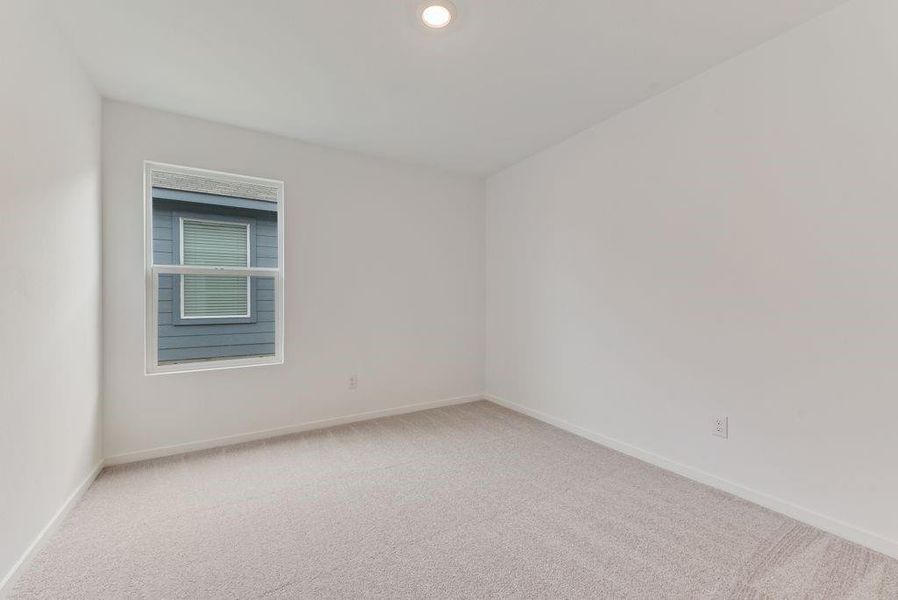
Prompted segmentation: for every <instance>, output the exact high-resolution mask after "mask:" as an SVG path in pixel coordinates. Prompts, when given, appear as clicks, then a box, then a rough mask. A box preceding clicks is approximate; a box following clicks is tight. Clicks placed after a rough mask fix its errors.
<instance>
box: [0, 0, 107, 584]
mask: <svg viewBox="0 0 898 600" xmlns="http://www.w3.org/2000/svg"><path fill="white" fill-rule="evenodd" d="M0 14H2V15H3V16H2V18H0V184H2V189H3V193H2V194H0V281H2V282H3V290H2V292H0V587H2V581H3V579H4V577H5V576H6V574H7V573H8V572H9V571H10V569H11V568H12V567H13V565H14V564H15V563H16V562H17V561H18V560H19V559H20V558H21V557H22V556H23V554H24V553H25V551H26V549H27V548H28V547H29V546H30V545H31V543H32V542H33V541H35V539H36V538H37V536H38V534H39V532H40V531H41V530H42V529H43V528H44V527H45V526H46V525H47V524H48V522H49V521H50V520H51V519H52V517H53V516H54V514H55V513H56V512H57V511H58V510H59V509H60V508H61V507H62V505H63V504H64V503H65V501H66V499H67V498H68V497H69V495H70V494H72V493H73V492H74V491H75V489H76V488H77V487H78V486H79V484H81V483H82V482H83V481H84V479H85V478H86V477H87V476H88V475H89V474H90V473H91V471H92V469H93V467H94V466H95V465H96V464H97V463H98V462H99V460H100V437H99V436H100V408H99V402H100V391H99V390H100V194H99V187H100V146H99V144H100V102H99V98H98V97H97V94H96V92H95V91H94V90H93V88H92V86H91V85H90V84H89V83H88V82H87V80H86V79H85V77H84V76H83V75H82V73H81V71H80V68H79V66H78V65H77V64H76V63H75V62H74V61H73V60H72V59H71V58H70V57H69V54H68V53H67V52H66V51H65V50H64V49H62V48H61V47H60V40H59V39H58V36H57V33H56V32H55V30H51V29H47V28H46V27H45V26H44V24H43V21H42V20H41V19H40V18H38V17H36V16H35V15H33V14H32V12H31V8H30V7H29V6H28V3H26V2H14V1H9V0H0Z"/></svg>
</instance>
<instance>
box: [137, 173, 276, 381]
mask: <svg viewBox="0 0 898 600" xmlns="http://www.w3.org/2000/svg"><path fill="white" fill-rule="evenodd" d="M155 171H165V172H168V173H179V174H184V175H202V176H206V177H212V178H215V179H219V180H223V181H229V180H230V181H236V182H246V181H254V182H257V183H261V184H264V185H267V186H271V187H273V188H275V189H276V190H277V200H276V202H277V217H278V218H277V223H278V225H277V226H278V247H277V249H278V266H277V268H267V267H249V266H247V267H246V268H240V267H197V266H190V265H155V264H153V173H154V172H155ZM143 195H144V198H143V203H144V234H143V236H144V238H143V243H144V271H145V275H146V277H145V279H146V284H145V287H146V296H145V299H144V308H145V314H146V322H145V328H144V332H145V335H144V337H145V342H146V343H145V347H144V354H145V365H146V374H147V375H156V374H163V373H185V372H196V371H213V370H220V369H233V368H240V367H250V366H264V365H280V364H283V363H284V306H285V301H284V296H285V293H284V262H285V261H284V222H285V219H284V208H285V207H284V182H283V181H278V180H274V179H264V178H261V177H249V176H244V175H236V174H234V173H225V172H222V171H210V170H207V169H196V168H192V167H183V166H179V165H172V164H166V163H159V162H153V161H144V192H143ZM247 235H249V233H248V230H247ZM182 240H183V236H182ZM182 243H183V241H182ZM181 256H183V252H182V254H181ZM160 275H233V276H246V277H247V278H249V277H253V276H263V277H271V278H272V279H273V280H274V298H275V328H274V329H275V335H274V355H273V356H257V357H250V358H233V359H220V360H209V361H203V362H191V363H175V364H166V365H160V364H159V340H158V336H159V322H158V321H159V310H158V302H159V276H160ZM182 287H183V286H182ZM182 306H183V304H182Z"/></svg>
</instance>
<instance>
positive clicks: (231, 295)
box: [178, 217, 252, 319]
mask: <svg viewBox="0 0 898 600" xmlns="http://www.w3.org/2000/svg"><path fill="white" fill-rule="evenodd" d="M178 226H179V227H180V238H181V246H180V255H181V264H182V265H202V266H222V267H248V266H250V262H249V257H250V228H249V223H228V222H223V221H209V220H206V219H188V218H185V217H179V218H178ZM180 285H181V289H180V304H181V306H180V313H181V316H180V318H181V319H209V318H219V319H222V318H232V319H233V318H249V316H250V304H251V302H252V297H251V293H250V278H249V277H210V276H208V275H181V281H180Z"/></svg>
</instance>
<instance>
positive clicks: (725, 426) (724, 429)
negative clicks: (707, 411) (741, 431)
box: [711, 417, 730, 439]
mask: <svg viewBox="0 0 898 600" xmlns="http://www.w3.org/2000/svg"><path fill="white" fill-rule="evenodd" d="M729 421H730V420H729V418H727V417H714V419H713V420H712V421H711V427H712V429H711V433H712V434H713V435H716V436H717V437H720V438H724V439H726V438H727V437H729V434H730V432H729V429H730V423H729Z"/></svg>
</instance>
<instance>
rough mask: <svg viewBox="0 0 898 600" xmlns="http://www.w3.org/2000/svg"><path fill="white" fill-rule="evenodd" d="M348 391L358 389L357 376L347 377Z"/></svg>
mask: <svg viewBox="0 0 898 600" xmlns="http://www.w3.org/2000/svg"><path fill="white" fill-rule="evenodd" d="M349 389H351V390H357V389H359V376H358V375H355V374H353V375H350V376H349Z"/></svg>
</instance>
